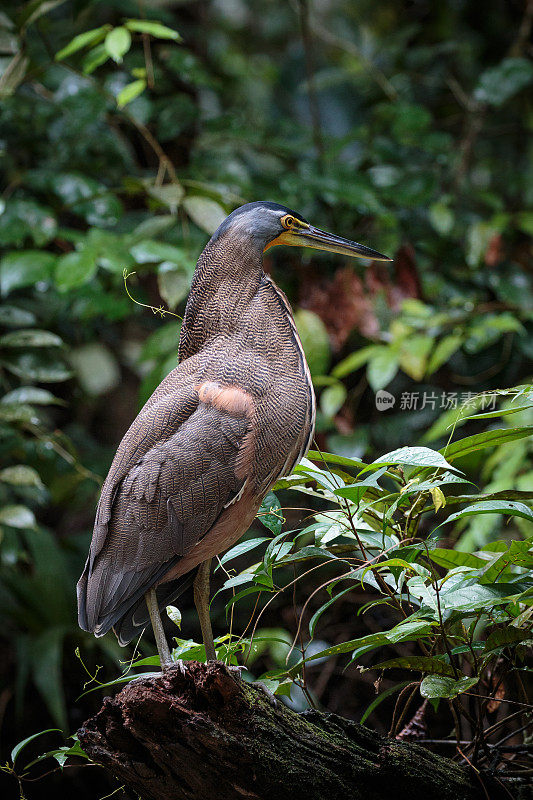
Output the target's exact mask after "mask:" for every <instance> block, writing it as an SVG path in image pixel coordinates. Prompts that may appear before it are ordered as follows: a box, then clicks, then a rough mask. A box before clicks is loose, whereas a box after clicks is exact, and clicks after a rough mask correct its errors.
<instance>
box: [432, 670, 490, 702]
mask: <svg viewBox="0 0 533 800" xmlns="http://www.w3.org/2000/svg"><path fill="white" fill-rule="evenodd" d="M478 681H479V678H469V677H467V676H466V675H465V676H463V677H462V678H459V679H458V680H455V678H451V677H448V676H446V675H426V677H425V678H424V679H423V681H422V683H421V684H420V694H421V695H422V697H428V698H433V697H445V698H447V699H451V698H452V697H457V695H459V694H462V693H463V692H466V691H467V690H468V689H470V688H471V687H472V686H475V685H476V683H478Z"/></svg>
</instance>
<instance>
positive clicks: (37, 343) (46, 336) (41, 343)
mask: <svg viewBox="0 0 533 800" xmlns="http://www.w3.org/2000/svg"><path fill="white" fill-rule="evenodd" d="M62 344H63V342H62V340H61V339H60V338H59V336H56V334H55V333H52V332H51V331H40V330H37V329H36V328H33V329H30V330H18V331H12V332H11V333H6V334H4V336H1V337H0V347H59V346H61V345H62Z"/></svg>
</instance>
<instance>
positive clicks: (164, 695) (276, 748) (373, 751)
mask: <svg viewBox="0 0 533 800" xmlns="http://www.w3.org/2000/svg"><path fill="white" fill-rule="evenodd" d="M78 736H79V739H80V742H81V744H82V746H83V748H84V750H85V751H86V752H87V753H88V755H89V756H90V757H91V758H92V759H93V760H94V761H95V762H97V763H98V764H101V765H102V766H103V767H105V768H106V769H108V770H109V771H110V772H111V773H112V774H113V775H114V776H115V777H117V778H119V779H120V780H121V781H122V782H123V783H125V784H126V786H128V787H129V788H130V789H132V790H133V791H134V792H136V793H137V794H138V795H140V797H141V798H142V800H200V799H201V800H215V799H216V800H245V799H247V800H325V799H326V800H337V798H342V797H346V798H349V800H389V799H390V798H394V800H403V799H404V798H405V800H432V799H433V798H435V800H437V799H438V800H487V798H490V800H500V798H502V800H503V798H504V797H505V798H506V800H508V798H509V794H508V793H507V792H503V790H502V789H501V788H500V786H499V785H498V784H497V783H489V781H488V779H486V778H485V777H484V778H483V784H484V788H483V785H482V783H481V781H480V778H479V777H478V776H476V775H475V774H474V772H473V771H472V770H470V769H465V768H463V767H460V766H458V765H457V764H454V763H453V762H451V761H450V760H448V759H446V758H442V757H440V756H437V755H435V754H433V753H431V752H429V751H428V750H426V749H424V748H423V747H422V746H420V745H416V744H410V743H405V742H399V741H395V740H390V739H387V738H385V737H383V736H382V735H380V734H378V733H375V732H373V731H371V730H370V729H369V728H366V727H364V726H362V725H359V724H357V723H355V722H351V721H349V720H346V719H343V718H342V717H339V716H337V715H336V714H325V713H320V712H317V711H306V712H304V713H301V714H298V713H295V712H294V711H291V710H290V709H289V708H287V707H286V706H285V705H283V704H282V703H281V702H277V704H276V705H275V706H274V705H273V704H272V700H271V699H269V698H268V697H267V696H266V694H265V693H264V692H262V691H261V689H260V688H258V687H256V686H253V685H249V684H246V683H245V682H244V681H242V680H241V679H240V678H239V677H238V676H236V675H235V674H234V673H233V672H230V671H228V669H227V668H226V667H225V666H224V665H223V664H222V663H220V662H209V663H208V664H201V663H198V662H194V661H192V662H187V663H186V664H185V665H184V671H183V672H182V671H181V670H180V669H179V667H175V668H172V669H170V670H168V671H166V672H165V673H164V674H162V675H160V676H157V677H151V678H140V679H137V680H135V681H134V682H132V683H130V684H128V685H127V686H126V687H125V688H124V689H122V691H121V692H120V693H119V694H117V695H116V696H115V697H107V698H106V699H105V700H104V704H103V706H102V708H101V709H100V711H99V712H98V713H97V714H96V715H95V716H94V717H92V718H91V719H90V720H88V721H87V722H86V723H85V724H84V726H83V727H82V728H81V729H80V730H79V731H78Z"/></svg>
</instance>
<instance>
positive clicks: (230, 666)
mask: <svg viewBox="0 0 533 800" xmlns="http://www.w3.org/2000/svg"><path fill="white" fill-rule="evenodd" d="M226 667H227V670H228V672H229V673H230V674H231V675H234V676H235V677H236V678H242V675H241V672H242V670H243V669H246V667H244V666H240V667H237V666H235V665H233V664H227V665H226Z"/></svg>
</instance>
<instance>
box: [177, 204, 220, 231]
mask: <svg viewBox="0 0 533 800" xmlns="http://www.w3.org/2000/svg"><path fill="white" fill-rule="evenodd" d="M183 207H184V209H185V211H186V212H187V214H188V215H189V217H190V218H191V219H192V221H193V222H194V223H195V225H198V227H199V228H201V229H202V230H203V231H205V232H206V233H208V234H209V235H210V236H211V234H213V233H214V232H215V231H216V229H217V228H218V226H219V225H220V224H221V223H222V222H223V221H224V220H225V219H226V216H227V214H226V211H225V210H224V209H223V208H222V206H221V205H220V203H217V202H216V201H215V200H211V199H210V198H209V197H200V196H199V195H192V196H189V197H186V198H185V199H184V201H183Z"/></svg>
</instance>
